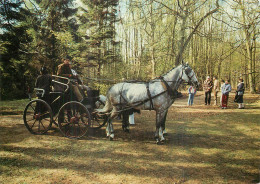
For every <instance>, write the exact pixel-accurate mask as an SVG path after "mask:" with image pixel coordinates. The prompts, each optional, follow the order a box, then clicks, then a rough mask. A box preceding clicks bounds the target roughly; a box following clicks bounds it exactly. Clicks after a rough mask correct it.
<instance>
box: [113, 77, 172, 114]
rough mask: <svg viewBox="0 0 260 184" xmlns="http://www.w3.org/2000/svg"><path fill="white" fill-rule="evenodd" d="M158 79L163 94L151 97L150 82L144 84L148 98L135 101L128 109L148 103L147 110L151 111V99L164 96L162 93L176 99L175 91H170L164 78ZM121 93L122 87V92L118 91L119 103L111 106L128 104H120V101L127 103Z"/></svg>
mask: <svg viewBox="0 0 260 184" xmlns="http://www.w3.org/2000/svg"><path fill="white" fill-rule="evenodd" d="M158 79H160V80H161V84H162V86H163V88H164V89H165V90H164V91H163V92H161V93H159V94H157V95H155V96H152V95H151V92H150V89H149V83H150V82H146V91H147V96H148V98H147V99H145V100H142V101H136V102H134V103H132V104H129V108H134V107H137V106H140V105H142V104H145V103H146V102H148V101H150V109H149V110H153V109H154V105H153V99H154V98H156V97H158V96H160V95H162V94H164V93H166V92H167V93H168V95H169V96H170V97H171V99H175V98H176V97H177V90H172V89H171V87H170V86H169V84H168V83H167V82H166V81H165V80H164V78H163V77H162V76H160V77H159V78H158ZM122 91H123V86H122V90H121V91H120V103H119V104H113V105H122V106H124V105H125V104H128V103H122V100H123V101H125V102H127V100H126V99H125V98H124V96H123V94H122ZM124 110H126V109H124Z"/></svg>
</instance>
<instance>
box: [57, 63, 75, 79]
mask: <svg viewBox="0 0 260 184" xmlns="http://www.w3.org/2000/svg"><path fill="white" fill-rule="evenodd" d="M57 75H59V76H62V77H71V76H73V75H72V71H71V68H70V65H68V64H61V65H59V66H58V71H57Z"/></svg>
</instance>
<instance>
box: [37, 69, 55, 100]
mask: <svg viewBox="0 0 260 184" xmlns="http://www.w3.org/2000/svg"><path fill="white" fill-rule="evenodd" d="M40 74H41V75H39V76H38V77H37V79H36V82H35V87H36V88H39V89H44V95H43V96H42V97H41V98H42V99H43V100H45V101H46V102H48V103H49V94H50V91H51V85H52V77H51V75H49V74H48V70H47V68H46V67H45V66H43V67H42V68H41V70H40Z"/></svg>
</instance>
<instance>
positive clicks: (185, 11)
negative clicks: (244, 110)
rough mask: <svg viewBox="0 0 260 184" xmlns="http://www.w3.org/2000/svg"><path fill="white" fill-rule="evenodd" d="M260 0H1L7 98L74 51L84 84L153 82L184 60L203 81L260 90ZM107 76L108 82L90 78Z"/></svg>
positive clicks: (0, 87) (0, 82)
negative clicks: (241, 81) (242, 83)
mask: <svg viewBox="0 0 260 184" xmlns="http://www.w3.org/2000/svg"><path fill="white" fill-rule="evenodd" d="M259 4H260V2H259V1H258V0H198V1H193V0H53V1H49V0H1V3H0V26H1V27H0V76H1V77H0V91H1V94H0V100H7V99H20V98H25V97H26V94H27V92H28V89H33V87H34V83H35V79H36V77H37V75H39V69H40V68H41V66H43V65H44V66H46V67H47V68H48V69H49V72H50V73H51V74H56V71H57V66H58V65H59V64H61V63H62V58H64V57H65V56H69V57H70V58H71V60H72V61H73V67H74V68H75V69H76V70H77V71H78V73H79V74H80V75H81V78H82V79H83V80H84V82H85V83H86V84H88V85H90V86H92V87H95V88H98V89H100V90H101V91H102V93H105V91H106V89H107V88H108V87H109V86H110V85H111V84H112V83H114V82H118V81H121V80H122V79H124V80H143V81H146V80H149V79H152V78H154V77H157V76H160V75H162V74H164V73H166V72H167V71H168V70H170V69H171V68H173V67H174V66H177V65H179V64H181V63H182V61H184V62H185V63H186V62H188V63H189V65H190V66H191V67H192V68H193V69H194V71H195V72H196V74H197V77H198V79H199V81H200V82H201V83H203V81H204V80H205V78H206V76H208V75H209V76H211V77H213V76H217V77H218V78H219V79H227V78H228V79H230V81H231V85H232V87H233V88H236V85H237V83H238V78H243V79H244V81H245V84H246V88H247V89H248V90H249V91H250V92H251V93H255V92H257V90H260V89H259V87H260V79H259V67H260V62H259V61H260V53H259V35H260V29H259V22H260V10H259ZM88 78H92V79H107V80H99V81H97V80H88Z"/></svg>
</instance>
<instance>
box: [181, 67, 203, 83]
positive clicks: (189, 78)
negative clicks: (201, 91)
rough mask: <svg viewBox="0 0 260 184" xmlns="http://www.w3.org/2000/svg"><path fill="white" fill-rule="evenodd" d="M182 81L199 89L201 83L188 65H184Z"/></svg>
mask: <svg viewBox="0 0 260 184" xmlns="http://www.w3.org/2000/svg"><path fill="white" fill-rule="evenodd" d="M182 71H183V74H182V80H184V81H185V82H187V83H188V84H192V85H193V86H195V87H196V88H198V87H199V81H198V79H197V77H196V74H195V72H194V71H193V70H192V68H191V67H190V66H189V65H188V63H187V64H182Z"/></svg>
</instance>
